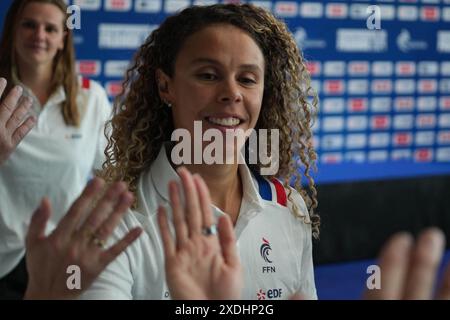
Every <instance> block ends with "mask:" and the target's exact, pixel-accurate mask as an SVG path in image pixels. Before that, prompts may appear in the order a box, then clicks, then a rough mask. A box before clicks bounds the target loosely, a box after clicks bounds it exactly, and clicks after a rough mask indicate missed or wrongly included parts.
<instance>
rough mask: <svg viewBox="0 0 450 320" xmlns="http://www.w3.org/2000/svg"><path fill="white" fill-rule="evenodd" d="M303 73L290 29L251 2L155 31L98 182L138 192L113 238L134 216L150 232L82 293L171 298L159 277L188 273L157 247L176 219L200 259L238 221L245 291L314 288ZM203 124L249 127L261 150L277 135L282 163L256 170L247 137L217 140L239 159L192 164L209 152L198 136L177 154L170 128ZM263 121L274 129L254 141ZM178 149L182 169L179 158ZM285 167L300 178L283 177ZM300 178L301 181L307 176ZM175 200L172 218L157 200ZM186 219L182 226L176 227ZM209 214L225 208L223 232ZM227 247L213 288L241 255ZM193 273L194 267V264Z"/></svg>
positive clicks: (120, 105)
mask: <svg viewBox="0 0 450 320" xmlns="http://www.w3.org/2000/svg"><path fill="white" fill-rule="evenodd" d="M309 82H310V80H309V75H308V72H307V70H306V68H305V63H304V60H303V57H302V55H301V53H300V52H299V50H298V48H297V46H296V43H295V41H294V40H293V37H292V35H291V34H290V33H289V32H288V29H287V27H286V25H285V24H284V23H282V22H280V21H279V20H277V19H276V18H275V17H274V16H273V15H272V14H270V13H268V12H267V11H265V10H263V9H261V8H258V7H255V6H252V5H234V4H229V5H213V6H205V7H197V6H194V7H190V8H187V9H185V10H183V11H182V12H180V13H178V14H176V15H174V16H172V17H169V18H167V19H166V20H165V21H164V22H163V23H162V24H161V26H160V27H159V28H158V29H156V30H155V31H153V32H152V34H151V35H150V36H149V38H148V39H147V40H146V41H145V43H144V44H143V45H142V46H141V47H140V49H139V51H138V52H137V55H136V57H135V62H134V65H133V66H132V67H131V68H130V69H129V70H128V72H127V76H126V80H125V82H124V90H123V93H122V95H120V96H119V98H118V100H117V101H116V104H115V108H114V117H113V119H112V121H111V122H110V128H109V129H111V135H110V139H109V143H108V147H107V149H106V153H107V161H106V162H105V164H104V166H103V169H104V171H103V178H105V179H106V180H107V181H109V182H113V181H118V180H122V181H125V182H127V183H128V184H129V188H130V190H131V191H132V192H133V193H134V194H135V195H136V199H137V201H136V203H135V205H134V208H133V212H132V214H129V215H127V217H125V219H124V220H123V222H122V224H121V225H120V226H119V228H118V231H116V232H115V236H116V237H118V238H121V237H122V236H123V235H125V234H126V233H127V232H128V231H129V230H131V229H133V228H134V227H136V226H141V227H142V228H143V230H144V234H143V236H141V237H140V238H139V239H138V240H137V241H136V242H135V243H134V244H133V245H132V246H130V247H129V248H128V249H127V250H126V251H125V254H122V255H121V256H119V257H118V258H117V259H116V260H115V261H114V262H113V263H111V264H110V265H109V266H108V267H107V269H106V270H105V271H104V272H103V273H102V274H101V275H100V277H99V278H98V279H97V281H96V282H94V284H93V285H92V287H91V288H90V289H88V290H87V292H86V293H85V294H84V296H83V298H101V299H108V298H125V299H126V298H130V299H131V298H134V299H164V298H169V297H170V293H169V290H168V287H167V284H166V282H165V281H164V279H165V277H167V281H168V282H169V283H170V282H171V281H181V282H183V272H181V273H180V272H178V271H179V270H180V269H179V268H180V267H182V266H183V259H178V260H177V259H171V260H170V261H169V260H168V258H170V256H168V255H167V254H168V253H169V251H170V247H168V246H166V245H165V244H166V243H167V239H168V233H167V232H168V230H173V229H172V225H173V226H174V228H175V231H176V234H177V240H176V241H177V248H178V249H181V248H183V246H184V244H186V243H188V242H189V241H188V240H189V239H191V238H192V237H194V238H195V239H197V240H196V242H195V245H194V246H191V247H190V250H204V254H205V256H204V261H208V259H216V258H215V257H214V255H211V252H214V250H212V249H214V248H215V249H217V248H218V247H219V241H220V244H222V245H223V244H224V243H231V242H234V241H231V240H235V239H234V234H233V231H232V227H231V226H232V225H233V226H234V231H235V233H236V240H235V241H236V242H237V246H238V251H239V255H240V260H241V261H242V266H243V269H244V273H243V275H244V281H243V289H244V290H243V297H244V298H246V299H256V298H261V299H262V298H267V299H271V298H272V299H273V298H276V299H280V298H281V299H283V298H287V297H289V296H290V295H291V294H293V293H296V292H301V293H302V294H303V295H304V296H305V297H308V298H316V290H315V285H314V277H313V264H312V244H311V243H312V236H313V235H314V236H316V237H318V235H319V230H318V227H319V217H318V215H317V214H316V213H315V212H314V210H315V208H316V207H317V200H316V190H315V186H314V182H313V179H312V178H311V176H310V170H311V168H312V167H313V166H314V161H315V156H316V155H315V152H314V149H313V147H312V145H311V141H312V139H311V135H312V134H311V129H310V125H311V120H312V114H313V112H314V109H315V107H316V102H317V100H316V98H314V99H313V102H312V104H311V103H310V102H309V98H310V97H311V96H314V94H313V92H312V90H311V87H310V85H309ZM314 97H315V96H314ZM198 126H200V128H201V129H200V130H201V131H200V132H201V134H202V137H205V136H206V135H207V133H208V131H211V130H212V131H211V132H214V134H212V135H214V136H215V137H217V133H219V135H218V137H225V136H226V135H227V134H228V133H229V132H238V131H239V130H243V131H246V132H248V130H253V131H254V132H256V139H257V140H258V145H259V146H261V142H264V141H265V142H267V144H268V145H267V146H264V147H267V148H268V149H269V150H273V148H271V146H272V144H273V143H277V144H278V146H279V150H276V152H275V153H273V152H272V154H271V159H272V161H277V166H278V171H277V172H272V173H271V174H269V175H266V176H264V177H263V176H262V175H261V174H262V173H263V168H264V167H266V166H267V162H263V161H262V160H261V159H259V158H258V160H257V161H254V162H253V163H249V157H248V154H249V153H250V150H249V149H251V148H252V145H251V143H249V140H250V139H248V140H247V142H245V145H243V144H237V145H236V144H235V143H231V144H230V143H228V141H227V142H226V143H225V146H224V148H225V149H227V148H231V150H232V154H233V159H234V160H236V159H238V157H240V156H239V155H238V153H239V151H240V150H241V148H243V149H244V151H247V152H244V154H246V155H247V156H246V159H245V162H244V161H242V162H241V163H240V162H239V161H232V163H229V162H226V163H225V164H224V163H212V164H211V163H209V164H208V163H207V162H206V161H200V162H197V161H195V159H194V158H195V156H194V155H193V153H195V149H196V148H200V150H201V151H203V153H202V154H203V155H204V154H205V150H206V149H207V148H208V143H207V142H205V141H204V140H205V139H204V140H203V141H201V142H200V143H198V142H197V141H196V140H195V139H194V141H192V140H191V141H189V143H187V146H190V147H192V150H194V152H191V151H192V150H187V149H189V148H187V149H184V150H183V152H182V155H181V156H180V154H181V153H179V154H178V157H177V155H176V152H174V150H175V149H177V145H176V144H174V143H173V141H174V137H176V136H179V133H180V132H188V133H189V134H190V136H191V137H192V136H194V137H195V134H196V130H197V128H198ZM263 129H266V130H269V133H271V135H269V138H268V139H267V137H265V140H264V141H260V140H261V139H262V137H261V132H263V131H262V130H263ZM274 132H277V133H278V135H279V141H277V139H275V138H274V137H275V136H276V135H275V134H274ZM206 140H208V139H206ZM238 140H239V139H238ZM210 141H211V139H210ZM183 143H185V141H183ZM178 146H179V145H178ZM185 146H186V144H185ZM177 150H179V149H177ZM216 152H218V153H220V150H216ZM224 154H225V153H224ZM227 155H228V154H227ZM180 157H181V158H182V159H183V161H182V163H181V164H182V165H183V166H184V167H185V168H178V165H179V164H180V162H179V160H180ZM277 157H278V159H276V158H277ZM239 159H241V160H242V158H239ZM226 160H229V158H226ZM299 170H301V171H299ZM191 173H193V174H194V176H193V177H192V176H191ZM292 177H295V180H294V188H292V187H290V185H289V183H290V181H291V178H292ZM180 178H181V183H179V182H176V181H179V180H180ZM277 178H281V179H282V182H280V181H279V180H278V179H277ZM303 178H305V182H307V183H308V185H309V186H308V188H307V189H303V188H302V186H301V182H302V179H303ZM167 186H169V190H167ZM181 190H183V192H180V191H181ZM305 202H306V203H305ZM169 203H170V204H171V205H172V213H171V218H170V219H169V220H171V221H170V222H169V220H165V217H166V215H165V214H164V212H165V209H163V207H164V206H165V205H166V204H169ZM182 203H185V205H184V206H183V205H182ZM158 207H161V208H160V209H159V210H158ZM158 211H161V213H160V214H157V212H158ZM199 212H201V217H200V213H199ZM183 215H185V216H186V217H187V219H188V224H189V226H190V227H189V230H187V229H186V230H185V229H183V227H180V226H181V224H180V223H179V221H180V219H181V217H183ZM212 216H215V217H216V218H219V219H218V220H219V237H214V235H215V234H216V229H215V224H214V222H215V221H214V218H212ZM158 217H159V219H158ZM158 222H159V224H160V227H161V228H162V229H161V230H162V231H161V232H160V231H159V229H158ZM164 226H165V227H166V228H164ZM180 228H181V229H180ZM164 230H165V231H164ZM161 237H162V238H161ZM233 245H235V243H233ZM232 251H233V250H230V251H228V252H229V253H230V256H228V257H225V258H226V259H224V260H223V259H219V260H218V261H219V262H218V266H219V268H218V273H217V275H219V276H218V278H217V279H218V282H216V283H215V285H219V286H220V284H221V282H220V281H222V280H224V279H225V278H226V275H230V274H233V273H232V272H230V270H235V268H236V266H237V265H238V264H236V262H237V261H238V259H237V257H236V256H235V255H233V254H231V253H232ZM185 254H189V252H188V251H186V252H185ZM224 254H225V253H224ZM165 261H166V263H168V264H167V267H166V268H165V267H164V263H165ZM224 262H225V263H229V265H222V263H224ZM177 270H178V271H177ZM197 270H198V272H199V273H201V272H202V263H201V262H200V264H199V266H198V268H197ZM220 279H222V280H220ZM236 281H238V279H236ZM224 291H226V290H224ZM217 298H220V296H219V297H217Z"/></svg>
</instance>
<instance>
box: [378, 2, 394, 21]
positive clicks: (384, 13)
mask: <svg viewBox="0 0 450 320" xmlns="http://www.w3.org/2000/svg"><path fill="white" fill-rule="evenodd" d="M378 7H380V10H381V17H382V19H383V20H394V19H395V7H394V6H392V5H388V4H380V5H378Z"/></svg>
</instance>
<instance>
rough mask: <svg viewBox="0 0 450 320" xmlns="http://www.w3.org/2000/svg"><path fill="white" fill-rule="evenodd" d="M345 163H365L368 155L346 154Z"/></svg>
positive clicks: (360, 153)
mask: <svg viewBox="0 0 450 320" xmlns="http://www.w3.org/2000/svg"><path fill="white" fill-rule="evenodd" d="M345 161H349V162H356V163H363V162H365V161H366V153H365V152H364V151H349V152H346V153H345Z"/></svg>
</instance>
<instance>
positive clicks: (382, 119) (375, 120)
mask: <svg viewBox="0 0 450 320" xmlns="http://www.w3.org/2000/svg"><path fill="white" fill-rule="evenodd" d="M390 125H391V118H390V117H389V116H386V115H383V116H372V117H371V118H370V126H371V128H372V129H374V130H386V129H389V127H390Z"/></svg>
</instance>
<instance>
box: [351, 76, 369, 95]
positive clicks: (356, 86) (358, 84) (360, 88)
mask: <svg viewBox="0 0 450 320" xmlns="http://www.w3.org/2000/svg"><path fill="white" fill-rule="evenodd" d="M368 92H369V81H368V80H349V81H348V93H349V94H355V95H366V94H367V93H368Z"/></svg>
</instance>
